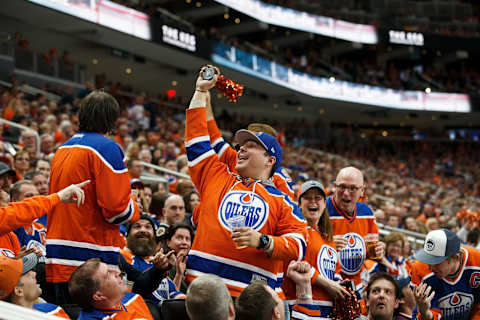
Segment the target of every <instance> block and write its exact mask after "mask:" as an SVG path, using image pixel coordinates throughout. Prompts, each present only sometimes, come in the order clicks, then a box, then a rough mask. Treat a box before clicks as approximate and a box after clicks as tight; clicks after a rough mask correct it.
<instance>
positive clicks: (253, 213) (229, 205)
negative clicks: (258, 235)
mask: <svg viewBox="0 0 480 320" xmlns="http://www.w3.org/2000/svg"><path fill="white" fill-rule="evenodd" d="M268 214H269V206H268V203H267V202H266V201H265V200H263V199H262V198H261V197H260V196H259V195H257V194H255V193H252V192H247V191H230V192H228V193H227V194H226V195H225V196H224V197H223V200H222V203H221V204H220V207H219V208H218V220H219V221H220V223H221V224H222V226H223V227H224V228H226V229H227V230H230V231H231V227H230V224H229V223H228V220H229V219H230V218H232V217H235V216H244V217H245V226H246V227H251V228H252V229H254V230H257V231H258V230H260V229H261V228H262V227H263V225H264V224H265V222H266V221H267V220H268Z"/></svg>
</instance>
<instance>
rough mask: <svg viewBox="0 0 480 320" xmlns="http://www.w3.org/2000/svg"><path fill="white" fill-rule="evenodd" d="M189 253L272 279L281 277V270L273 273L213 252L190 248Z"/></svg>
mask: <svg viewBox="0 0 480 320" xmlns="http://www.w3.org/2000/svg"><path fill="white" fill-rule="evenodd" d="M189 254H190V255H194V256H198V257H201V258H204V259H210V260H213V261H217V262H221V263H224V264H228V265H231V266H232V267H237V268H242V269H245V270H248V271H251V272H256V273H259V274H262V275H264V276H266V277H269V278H270V279H272V280H277V279H278V278H283V272H281V273H277V274H274V273H272V272H270V271H268V270H265V269H262V268H259V267H257V266H253V265H251V264H247V263H244V262H240V261H236V260H231V259H228V258H224V257H219V256H216V255H213V254H209V253H205V252H201V251H197V250H190V252H189Z"/></svg>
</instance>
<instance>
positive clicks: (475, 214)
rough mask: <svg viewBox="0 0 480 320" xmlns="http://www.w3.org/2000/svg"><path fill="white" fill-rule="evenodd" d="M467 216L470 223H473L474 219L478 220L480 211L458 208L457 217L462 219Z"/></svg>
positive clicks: (479, 219)
mask: <svg viewBox="0 0 480 320" xmlns="http://www.w3.org/2000/svg"><path fill="white" fill-rule="evenodd" d="M464 218H467V219H468V221H469V222H470V223H474V222H475V221H479V222H480V211H476V212H475V211H470V210H466V209H464V210H460V211H459V212H457V219H458V220H462V219H464Z"/></svg>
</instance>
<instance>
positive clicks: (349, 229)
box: [326, 197, 378, 294]
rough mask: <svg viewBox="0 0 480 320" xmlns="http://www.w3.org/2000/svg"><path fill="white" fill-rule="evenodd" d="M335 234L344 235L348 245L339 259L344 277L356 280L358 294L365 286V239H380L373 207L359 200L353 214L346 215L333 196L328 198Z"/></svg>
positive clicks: (341, 251) (340, 253)
mask: <svg viewBox="0 0 480 320" xmlns="http://www.w3.org/2000/svg"><path fill="white" fill-rule="evenodd" d="M326 207H327V210H328V214H329V215H330V221H331V223H332V228H333V235H342V236H343V237H344V238H345V239H346V240H347V245H346V246H345V247H344V248H343V249H342V250H340V252H339V261H340V266H341V268H342V272H341V275H342V277H343V278H344V279H351V280H353V281H354V282H355V286H356V291H357V294H358V293H359V292H361V289H362V287H363V284H362V280H361V276H360V275H361V271H362V270H363V268H364V266H363V265H364V262H365V258H366V254H367V247H366V243H365V239H368V238H371V239H375V240H378V226H377V223H376V222H375V217H374V216H373V212H372V209H370V207H368V206H367V205H366V204H364V203H362V202H357V204H356V205H355V209H354V213H353V215H352V216H348V215H346V214H345V213H344V212H343V211H342V210H340V209H339V208H338V207H337V206H336V205H335V200H334V198H333V197H329V198H328V199H327V204H326Z"/></svg>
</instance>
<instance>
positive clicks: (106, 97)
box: [78, 90, 120, 134]
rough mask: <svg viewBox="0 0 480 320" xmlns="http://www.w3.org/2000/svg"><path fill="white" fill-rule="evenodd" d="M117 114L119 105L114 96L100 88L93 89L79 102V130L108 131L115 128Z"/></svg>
mask: <svg viewBox="0 0 480 320" xmlns="http://www.w3.org/2000/svg"><path fill="white" fill-rule="evenodd" d="M119 115H120V106H119V105H118V102H117V100H115V98H114V97H112V96H111V95H110V94H108V93H106V92H104V91H102V90H98V91H97V90H96V91H93V92H92V93H90V94H89V95H88V96H86V97H85V98H84V99H83V100H82V102H81V104H80V111H79V114H78V119H79V130H80V131H83V132H96V133H102V134H105V133H109V132H111V131H113V129H114V128H115V121H116V120H117V118H118V116H119Z"/></svg>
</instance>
